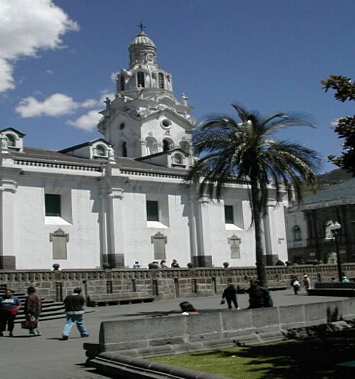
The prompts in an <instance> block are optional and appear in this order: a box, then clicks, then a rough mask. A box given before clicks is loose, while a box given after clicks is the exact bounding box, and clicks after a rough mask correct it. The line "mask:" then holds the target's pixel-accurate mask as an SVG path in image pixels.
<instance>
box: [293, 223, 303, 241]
mask: <svg viewBox="0 0 355 379" xmlns="http://www.w3.org/2000/svg"><path fill="white" fill-rule="evenodd" d="M292 232H293V240H294V241H301V240H302V233H301V228H300V227H299V226H298V225H295V226H294V227H293V228H292Z"/></svg>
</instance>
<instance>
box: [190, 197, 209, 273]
mask: <svg viewBox="0 0 355 379" xmlns="http://www.w3.org/2000/svg"><path fill="white" fill-rule="evenodd" d="M209 207H210V202H209V199H208V197H207V196H202V197H201V198H200V199H199V200H198V202H197V212H196V217H197V218H196V221H197V228H196V229H197V255H196V256H195V257H194V261H193V262H192V264H193V265H194V266H195V267H212V255H211V254H208V253H209V251H208V249H210V248H211V242H210V236H211V231H210V223H209Z"/></svg>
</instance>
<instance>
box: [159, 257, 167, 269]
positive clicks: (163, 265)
mask: <svg viewBox="0 0 355 379" xmlns="http://www.w3.org/2000/svg"><path fill="white" fill-rule="evenodd" d="M160 268H168V266H167V265H166V261H165V260H164V259H163V260H161V261H160Z"/></svg>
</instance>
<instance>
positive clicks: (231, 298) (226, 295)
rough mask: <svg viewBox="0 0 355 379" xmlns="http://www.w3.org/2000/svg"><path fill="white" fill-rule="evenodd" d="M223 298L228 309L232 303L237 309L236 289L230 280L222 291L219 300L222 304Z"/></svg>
mask: <svg viewBox="0 0 355 379" xmlns="http://www.w3.org/2000/svg"><path fill="white" fill-rule="evenodd" d="M224 299H226V300H227V304H228V308H229V309H232V303H233V305H234V306H235V308H236V309H239V307H238V301H237V290H236V289H235V287H234V285H233V283H232V282H229V283H228V286H227V287H226V288H225V289H224V291H223V295H222V301H221V303H222V304H224Z"/></svg>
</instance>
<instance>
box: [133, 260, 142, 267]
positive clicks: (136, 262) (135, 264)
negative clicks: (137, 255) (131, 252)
mask: <svg viewBox="0 0 355 379" xmlns="http://www.w3.org/2000/svg"><path fill="white" fill-rule="evenodd" d="M132 267H133V268H141V265H140V264H139V261H134V264H133V266H132Z"/></svg>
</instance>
